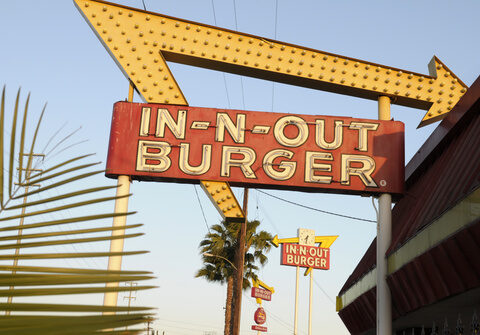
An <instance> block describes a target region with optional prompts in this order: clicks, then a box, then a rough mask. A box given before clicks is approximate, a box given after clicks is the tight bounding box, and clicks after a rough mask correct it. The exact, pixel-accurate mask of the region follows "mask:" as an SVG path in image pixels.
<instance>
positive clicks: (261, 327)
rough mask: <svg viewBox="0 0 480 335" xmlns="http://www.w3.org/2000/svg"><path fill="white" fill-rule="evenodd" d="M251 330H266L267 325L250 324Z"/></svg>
mask: <svg viewBox="0 0 480 335" xmlns="http://www.w3.org/2000/svg"><path fill="white" fill-rule="evenodd" d="M252 330H257V331H259V332H266V331H267V327H263V326H257V325H253V326H252Z"/></svg>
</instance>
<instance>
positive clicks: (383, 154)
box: [106, 102, 404, 194]
mask: <svg viewBox="0 0 480 335" xmlns="http://www.w3.org/2000/svg"><path fill="white" fill-rule="evenodd" d="M310 111H314V112H316V111H317V110H315V109H312V110H310ZM106 175H107V176H108V177H112V178H116V177H117V176H118V175H128V176H131V177H132V179H137V180H150V181H165V182H181V183H198V181H199V180H217V181H226V182H229V183H230V184H231V185H233V186H248V187H257V188H262V187H266V188H278V189H295V190H304V191H310V192H312V191H313V192H336V193H350V194H365V193H374V194H376V193H384V192H388V193H393V194H400V193H402V192H403V183H404V125H403V123H401V122H397V121H377V120H366V119H353V118H348V117H338V116H319V115H300V114H279V113H265V112H251V111H242V110H225V109H213V108H199V107H186V106H174V105H159V104H140V103H128V102H117V103H116V104H115V106H114V110H113V118H112V127H111V132H110V143H109V150H108V159H107V173H106Z"/></svg>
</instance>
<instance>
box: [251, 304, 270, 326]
mask: <svg viewBox="0 0 480 335" xmlns="http://www.w3.org/2000/svg"><path fill="white" fill-rule="evenodd" d="M253 319H254V320H255V323H256V324H257V325H263V324H264V323H265V322H267V314H266V313H265V310H264V309H263V308H262V307H258V308H257V310H256V311H255V314H254V315H253Z"/></svg>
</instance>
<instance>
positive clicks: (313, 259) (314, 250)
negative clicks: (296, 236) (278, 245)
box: [281, 243, 330, 270]
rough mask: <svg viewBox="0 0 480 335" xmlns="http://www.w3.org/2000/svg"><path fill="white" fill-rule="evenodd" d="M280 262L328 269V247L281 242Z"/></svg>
mask: <svg viewBox="0 0 480 335" xmlns="http://www.w3.org/2000/svg"><path fill="white" fill-rule="evenodd" d="M281 264H282V265H291V266H300V267H304V268H314V269H321V270H328V269H329V268H330V249H329V248H320V247H315V246H309V245H300V244H294V243H283V244H282V262H281Z"/></svg>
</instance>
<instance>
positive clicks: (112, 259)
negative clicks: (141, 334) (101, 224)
mask: <svg viewBox="0 0 480 335" xmlns="http://www.w3.org/2000/svg"><path fill="white" fill-rule="evenodd" d="M128 101H129V102H132V101H133V84H132V82H130V86H129V88H128ZM129 193H130V177H129V176H118V179H117V192H116V196H117V197H122V196H124V197H122V198H117V199H115V213H126V212H127V211H128V197H127V196H126V195H128V194H129ZM126 224H127V216H115V217H114V218H113V226H114V227H120V226H125V225H126ZM115 235H125V229H118V230H112V236H115ZM123 242H124V239H123V238H122V239H118V240H112V241H111V242H110V252H122V251H123ZM121 269H122V256H109V257H108V270H109V271H120V270H121ZM106 286H107V287H118V286H119V283H118V282H116V283H107V285H106ZM117 301H118V292H105V294H104V296H103V305H104V306H117ZM103 314H115V313H112V312H104V313H103Z"/></svg>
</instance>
